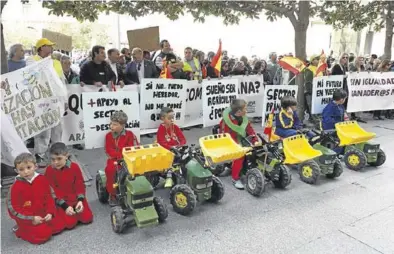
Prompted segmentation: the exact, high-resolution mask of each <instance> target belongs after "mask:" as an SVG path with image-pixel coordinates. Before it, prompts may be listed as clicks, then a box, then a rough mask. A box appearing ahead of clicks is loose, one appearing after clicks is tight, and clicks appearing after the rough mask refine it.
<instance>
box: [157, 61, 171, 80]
mask: <svg viewBox="0 0 394 254" xmlns="http://www.w3.org/2000/svg"><path fill="white" fill-rule="evenodd" d="M160 78H163V79H172V78H173V77H172V75H171V70H170V67H169V66H168V64H167V61H165V60H164V61H163V70H162V71H161V73H160Z"/></svg>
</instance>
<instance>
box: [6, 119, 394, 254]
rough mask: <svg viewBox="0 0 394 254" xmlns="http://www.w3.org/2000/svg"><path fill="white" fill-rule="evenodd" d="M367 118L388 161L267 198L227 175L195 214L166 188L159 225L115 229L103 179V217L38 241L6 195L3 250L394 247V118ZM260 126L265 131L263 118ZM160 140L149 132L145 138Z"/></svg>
mask: <svg viewBox="0 0 394 254" xmlns="http://www.w3.org/2000/svg"><path fill="white" fill-rule="evenodd" d="M368 121H369V122H368V123H367V124H361V125H362V126H363V127H364V128H365V129H367V130H368V131H372V132H375V133H376V134H377V138H376V139H375V140H374V141H375V142H377V143H380V144H381V147H382V149H383V150H384V151H385V152H386V155H387V161H386V163H385V164H384V165H383V166H382V167H380V168H366V169H364V170H362V171H360V172H354V171H350V170H348V169H344V173H343V175H342V176H341V177H339V178H338V179H335V180H329V179H326V178H324V177H322V178H321V179H320V182H319V184H317V185H308V184H305V183H303V182H301V181H300V180H299V177H298V175H297V172H296V171H292V176H293V181H292V183H291V185H290V186H289V188H288V189H287V190H282V191H281V190H277V189H274V188H273V187H272V186H268V188H267V190H266V192H265V193H264V194H263V196H262V197H260V198H255V197H253V196H251V195H250V194H249V193H247V192H246V191H239V190H236V189H235V188H234V187H233V186H232V184H231V179H230V178H229V177H225V178H222V180H223V182H224V184H225V188H226V193H225V196H224V198H223V200H222V201H221V202H220V203H219V204H217V205H212V204H203V205H198V206H197V207H196V210H195V212H194V213H193V214H192V215H190V216H187V217H186V216H181V215H178V214H176V213H175V212H174V211H173V209H172V207H171V205H169V194H168V191H166V190H158V191H157V192H156V193H157V195H159V196H161V197H163V198H164V200H165V202H166V203H167V206H168V210H169V218H168V220H167V221H166V223H164V224H163V225H160V226H158V227H154V228H147V229H138V228H135V227H133V228H130V229H129V230H127V232H126V233H125V234H123V235H117V234H115V233H113V232H112V229H111V224H110V217H109V213H110V208H109V207H108V206H106V205H102V204H100V203H99V202H98V200H97V195H96V193H95V192H96V190H95V186H94V185H95V183H92V185H91V186H89V187H87V191H88V193H87V195H88V199H89V203H90V206H91V208H92V210H93V213H94V215H95V219H94V220H95V221H94V222H93V223H92V224H91V225H88V226H79V227H78V228H76V229H75V230H72V231H66V232H63V233H62V234H60V235H58V236H55V237H54V238H53V239H52V240H51V241H50V242H48V243H46V244H44V245H40V246H32V245H30V244H28V243H25V242H23V241H21V240H19V239H16V238H15V236H14V235H13V234H12V232H11V227H12V226H13V225H14V223H13V221H11V220H10V219H9V217H8V214H7V212H6V209H5V206H4V199H3V200H2V208H1V214H2V219H1V223H2V227H1V240H2V242H1V248H2V253H5V254H6V253H26V254H28V253H34V254H36V253H43V254H44V253H51V254H54V253H72V254H73V253H75V254H77V253H78V254H85V253H92V254H96V253H100V254H104V253H110V254H118V253H119V254H123V253H136V254H139V253H141V254H148V253H164V254H167V253H169V254H170V253H171V254H178V253H179V254H184V253H188V254H194V253H196V254H201V253H218V254H221V253H233V254H234V253H235V254H241V253H300V254H308V253H311V254H324V253H327V254H334V253H335V254H337V253H338V254H342V253H346V254H347V253H349V254H363V253H371V254H374V253H385V254H392V253H394V184H393V179H394V156H393V155H394V121H393V120H385V121H372V120H368ZM255 128H256V130H257V131H262V128H261V127H260V126H257V125H255ZM210 131H211V130H210V129H198V128H196V129H191V130H190V131H185V135H186V138H187V140H188V142H189V144H190V143H196V142H197V139H198V138H199V137H201V136H204V135H209V134H210ZM151 141H152V139H148V138H145V137H144V138H143V140H142V142H143V143H149V142H151ZM76 156H77V158H78V160H79V162H80V163H82V164H84V165H86V170H88V171H89V173H90V175H91V176H92V178H93V179H94V177H95V174H96V172H97V170H98V169H101V168H103V167H104V166H105V156H104V151H103V149H95V150H84V151H77V154H76Z"/></svg>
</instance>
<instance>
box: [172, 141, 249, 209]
mask: <svg viewBox="0 0 394 254" xmlns="http://www.w3.org/2000/svg"><path fill="white" fill-rule="evenodd" d="M199 143H200V149H198V148H196V147H195V146H194V145H192V146H190V147H188V146H181V147H176V148H173V149H172V152H173V153H174V154H175V160H174V162H173V165H172V167H171V168H170V169H169V170H168V171H167V172H166V174H165V178H166V184H165V187H168V188H171V191H170V203H171V205H172V206H173V209H174V211H175V212H177V213H179V214H182V215H188V214H190V213H191V212H192V211H193V210H194V208H195V206H196V203H197V201H198V202H202V201H208V202H213V203H216V202H218V201H220V200H221V199H222V198H223V195H224V186H223V183H222V181H221V180H220V179H219V178H218V177H216V176H215V175H213V174H212V173H211V169H212V168H214V167H215V166H216V165H218V164H220V163H223V162H228V161H232V160H234V159H237V158H240V157H242V156H243V154H244V151H243V149H242V148H241V147H239V146H238V145H237V144H236V143H235V142H234V141H233V140H232V139H231V137H230V136H228V135H211V136H206V137H202V138H200V140H199Z"/></svg>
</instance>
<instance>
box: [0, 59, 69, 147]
mask: <svg viewBox="0 0 394 254" xmlns="http://www.w3.org/2000/svg"><path fill="white" fill-rule="evenodd" d="M1 84H2V87H3V89H4V98H3V103H2V106H3V110H4V113H5V114H6V115H8V116H9V117H10V120H11V122H12V124H13V126H14V127H15V130H16V132H17V133H18V135H19V136H20V137H21V139H22V140H27V139H29V138H31V137H34V136H36V135H38V134H40V133H41V132H43V131H45V130H48V129H50V128H52V127H55V126H56V125H58V124H59V123H60V119H61V116H62V115H63V112H64V100H65V97H66V93H67V91H66V89H65V88H64V85H63V83H62V81H61V80H60V78H59V76H58V75H57V74H56V72H55V69H54V68H53V61H52V59H50V58H46V59H44V60H42V61H39V62H37V63H34V64H32V65H29V66H27V67H25V68H22V69H19V70H17V71H14V72H10V73H7V74H4V75H1Z"/></svg>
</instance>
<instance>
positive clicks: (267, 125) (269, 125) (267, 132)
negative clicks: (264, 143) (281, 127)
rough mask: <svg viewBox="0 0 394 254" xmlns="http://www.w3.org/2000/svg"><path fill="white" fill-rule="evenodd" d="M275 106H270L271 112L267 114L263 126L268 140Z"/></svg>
mask: <svg viewBox="0 0 394 254" xmlns="http://www.w3.org/2000/svg"><path fill="white" fill-rule="evenodd" d="M274 115H275V107H272V111H271V113H270V114H269V115H268V120H267V122H266V123H265V126H264V134H265V135H267V137H268V140H271V134H272V127H273V123H274Z"/></svg>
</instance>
